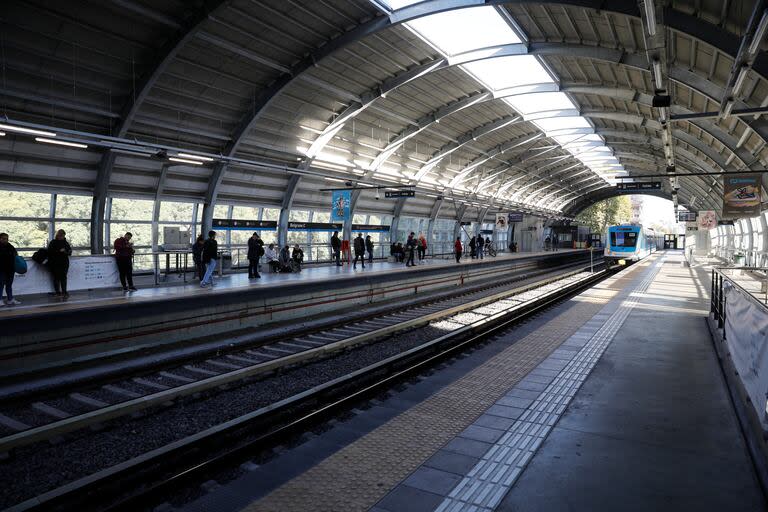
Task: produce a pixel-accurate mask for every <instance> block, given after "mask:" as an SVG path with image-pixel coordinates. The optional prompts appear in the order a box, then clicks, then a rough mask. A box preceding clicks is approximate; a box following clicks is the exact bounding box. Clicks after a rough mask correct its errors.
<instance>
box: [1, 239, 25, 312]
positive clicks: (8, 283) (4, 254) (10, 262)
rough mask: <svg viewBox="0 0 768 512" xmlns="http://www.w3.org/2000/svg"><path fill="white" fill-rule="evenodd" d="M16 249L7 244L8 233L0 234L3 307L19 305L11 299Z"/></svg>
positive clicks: (18, 302)
mask: <svg viewBox="0 0 768 512" xmlns="http://www.w3.org/2000/svg"><path fill="white" fill-rule="evenodd" d="M18 255H19V253H18V252H16V248H15V247H14V246H13V245H11V244H10V243H9V242H8V233H0V297H2V296H3V290H5V305H6V306H15V305H17V304H21V302H20V301H18V300H16V299H14V298H13V278H14V276H15V275H16V256H18Z"/></svg>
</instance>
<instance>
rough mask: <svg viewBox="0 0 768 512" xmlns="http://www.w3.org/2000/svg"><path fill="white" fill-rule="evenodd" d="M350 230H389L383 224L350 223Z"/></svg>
mask: <svg viewBox="0 0 768 512" xmlns="http://www.w3.org/2000/svg"><path fill="white" fill-rule="evenodd" d="M352 231H389V226H387V225H384V224H352Z"/></svg>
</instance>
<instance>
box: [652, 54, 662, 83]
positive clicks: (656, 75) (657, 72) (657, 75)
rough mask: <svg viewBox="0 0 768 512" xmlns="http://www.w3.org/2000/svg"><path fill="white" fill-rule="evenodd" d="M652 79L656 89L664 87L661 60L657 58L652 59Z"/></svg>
mask: <svg viewBox="0 0 768 512" xmlns="http://www.w3.org/2000/svg"><path fill="white" fill-rule="evenodd" d="M653 79H654V81H655V82H656V89H657V90H662V89H664V82H663V81H662V77H661V61H660V60H659V59H654V60H653Z"/></svg>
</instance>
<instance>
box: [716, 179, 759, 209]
mask: <svg viewBox="0 0 768 512" xmlns="http://www.w3.org/2000/svg"><path fill="white" fill-rule="evenodd" d="M762 177H763V175H762V174H734V175H728V174H726V175H725V176H723V217H737V218H741V217H756V216H757V215H760V184H761V183H762Z"/></svg>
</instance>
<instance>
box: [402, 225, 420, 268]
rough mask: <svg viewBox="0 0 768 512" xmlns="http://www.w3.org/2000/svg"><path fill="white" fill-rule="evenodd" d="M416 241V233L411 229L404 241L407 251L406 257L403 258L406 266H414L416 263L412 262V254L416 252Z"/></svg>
mask: <svg viewBox="0 0 768 512" xmlns="http://www.w3.org/2000/svg"><path fill="white" fill-rule="evenodd" d="M417 243H418V242H417V240H416V234H415V233H414V232H413V231H411V234H410V235H408V240H407V241H406V242H405V249H406V251H407V253H408V259H407V260H405V266H406V267H415V266H416V263H414V262H413V256H414V253H415V252H416V244H417Z"/></svg>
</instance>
